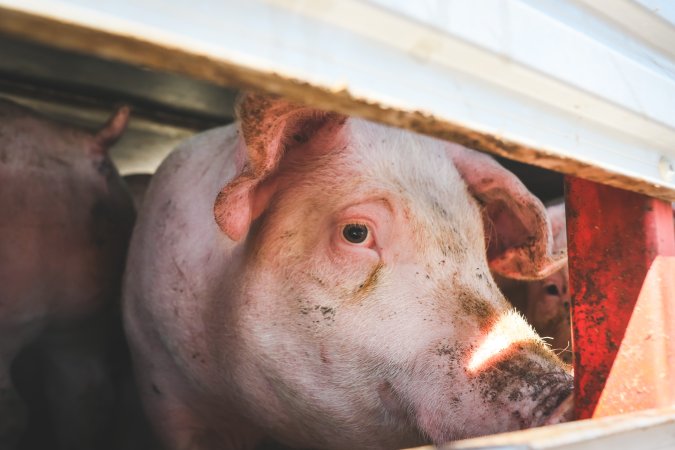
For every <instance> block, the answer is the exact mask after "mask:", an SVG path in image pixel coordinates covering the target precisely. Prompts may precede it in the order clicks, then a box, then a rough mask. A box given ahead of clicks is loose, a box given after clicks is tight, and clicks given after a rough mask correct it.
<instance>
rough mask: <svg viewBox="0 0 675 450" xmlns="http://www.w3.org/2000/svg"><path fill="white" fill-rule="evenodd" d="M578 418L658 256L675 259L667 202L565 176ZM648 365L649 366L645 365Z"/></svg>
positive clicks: (601, 379)
mask: <svg viewBox="0 0 675 450" xmlns="http://www.w3.org/2000/svg"><path fill="white" fill-rule="evenodd" d="M565 203H566V214H567V236H568V244H567V246H568V255H569V276H570V291H571V294H572V323H573V326H572V328H573V342H574V353H575V357H574V374H575V381H574V382H575V412H576V417H577V418H580V419H586V418H590V417H592V416H593V413H594V411H595V408H596V405H597V403H598V400H599V398H600V395H601V394H602V391H603V389H604V387H605V382H606V381H607V378H608V376H609V373H610V370H611V368H612V364H613V363H614V359H615V358H616V355H617V353H618V350H619V347H620V345H621V342H622V340H623V337H624V334H625V331H626V328H627V326H628V323H629V320H630V318H631V315H632V314H633V309H634V307H635V304H636V301H637V299H638V295H639V293H640V289H641V288H642V285H643V281H644V280H645V277H646V275H647V272H648V270H649V269H650V267H651V265H652V262H653V261H654V259H655V258H656V257H657V256H658V255H668V256H671V255H675V238H674V237H673V216H672V209H671V205H670V203H668V202H665V201H662V200H657V199H654V198H651V197H647V196H644V195H641V194H637V193H634V192H629V191H624V190H622V189H617V188H612V187H609V186H605V185H601V184H598V183H594V182H591V181H587V180H582V179H579V178H574V177H569V176H568V177H565ZM647 363H651V362H649V361H647Z"/></svg>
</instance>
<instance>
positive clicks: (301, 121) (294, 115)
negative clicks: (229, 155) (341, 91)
mask: <svg viewBox="0 0 675 450" xmlns="http://www.w3.org/2000/svg"><path fill="white" fill-rule="evenodd" d="M236 111H237V119H238V121H239V142H238V144H237V145H238V152H239V154H238V155H237V159H238V160H240V161H243V163H242V164H240V168H239V173H238V174H237V176H235V178H234V179H233V180H232V181H231V182H230V183H228V184H227V185H225V186H224V187H223V188H222V190H221V191H220V193H219V194H218V197H217V198H216V201H215V204H214V206H213V212H214V216H215V219H216V223H218V226H219V227H220V229H221V230H222V231H223V232H224V233H225V234H226V235H227V236H228V237H229V238H230V239H232V240H235V241H237V240H240V239H242V238H243V237H244V236H245V235H246V234H247V233H248V229H249V227H250V225H251V222H252V221H253V220H255V219H256V218H257V217H258V216H260V214H261V213H262V212H263V211H264V210H265V208H266V207H267V205H268V202H269V199H270V197H271V195H272V192H270V191H271V190H272V189H273V186H270V184H271V183H265V182H267V181H270V178H271V176H272V175H273V174H274V173H275V172H276V170H277V169H278V167H279V163H280V162H281V160H282V158H283V156H284V154H285V153H286V151H287V149H288V148H289V147H291V146H292V145H298V144H303V143H306V142H309V141H310V140H311V139H312V138H313V137H314V136H315V135H317V133H319V132H321V133H322V136H323V135H324V134H326V133H329V134H334V133H337V132H338V131H339V130H340V129H341V128H342V126H343V125H344V123H345V120H346V117H345V116H343V115H340V114H336V113H329V112H324V111H320V110H317V109H315V108H311V107H309V106H305V105H300V104H297V103H292V102H289V101H287V100H284V99H281V98H279V97H274V96H269V95H262V94H257V93H252V92H249V93H246V94H244V95H243V96H242V97H241V98H240V99H239V102H238V105H237V109H236ZM324 137H325V136H324Z"/></svg>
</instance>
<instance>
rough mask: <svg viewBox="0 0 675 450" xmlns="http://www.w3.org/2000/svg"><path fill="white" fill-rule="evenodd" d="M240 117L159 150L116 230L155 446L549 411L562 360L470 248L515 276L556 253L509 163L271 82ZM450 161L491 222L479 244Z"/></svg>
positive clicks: (338, 443)
mask: <svg viewBox="0 0 675 450" xmlns="http://www.w3.org/2000/svg"><path fill="white" fill-rule="evenodd" d="M238 114H239V118H240V122H239V125H238V127H237V126H229V127H224V128H220V129H216V130H212V131H208V132H206V133H203V134H201V135H198V136H196V137H194V138H192V139H190V140H188V141H186V142H185V143H184V144H183V145H181V146H180V147H179V148H178V149H177V150H176V151H175V152H174V153H173V154H172V155H171V156H170V157H169V158H168V159H167V160H166V161H165V162H164V163H163V164H162V166H161V167H160V169H159V171H158V172H157V173H156V174H155V176H154V177H153V181H152V183H151V185H150V187H149V189H148V192H147V195H146V198H145V201H144V206H143V209H142V210H141V212H140V215H139V221H138V224H137V227H136V229H135V231H134V235H133V238H132V244H131V247H130V253H129V259H128V266H127V273H126V277H125V286H124V316H125V327H126V331H127V335H128V337H129V340H130V345H131V348H132V354H133V356H134V363H135V367H136V373H137V377H138V382H139V385H140V388H141V391H142V393H143V400H144V404H145V407H146V410H147V412H148V415H149V416H150V418H151V421H152V422H153V424H154V426H155V430H156V431H157V434H158V435H159V436H160V437H161V438H162V440H163V441H164V443H165V445H166V447H167V448H171V449H188V448H190V449H217V448H253V447H255V445H256V444H258V443H260V442H261V441H263V440H265V439H274V440H277V441H280V442H282V443H284V444H286V445H289V446H295V447H302V448H307V447H311V448H357V447H358V448H392V447H405V446H412V445H416V444H422V443H425V442H432V441H433V442H437V443H440V442H444V441H448V440H452V439H456V438H463V437H469V436H476V435H480V434H486V433H492V432H498V431H506V430H512V429H519V428H523V427H528V426H535V425H539V424H542V423H544V422H545V421H546V420H548V419H551V418H552V417H556V418H557V417H558V416H559V415H564V412H565V411H566V410H567V409H568V408H567V406H566V407H565V408H566V409H565V411H560V410H559V411H554V410H555V409H556V406H557V405H558V404H560V403H561V402H562V400H563V399H564V398H565V397H567V396H568V395H569V394H570V391H571V376H570V374H569V373H568V371H567V368H566V366H565V365H563V364H562V363H561V362H560V360H559V359H557V358H556V357H555V355H554V354H553V353H552V352H551V351H550V350H549V349H548V347H547V346H546V345H545V344H544V343H543V342H542V341H541V340H540V339H539V338H538V337H537V336H536V334H535V333H534V332H533V331H532V330H531V328H530V327H529V326H528V325H527V324H526V322H525V321H524V320H523V319H522V318H521V317H520V316H519V315H517V314H514V313H512V308H510V306H509V305H508V303H507V302H506V301H505V299H504V298H503V296H502V295H501V293H500V291H499V290H498V288H497V286H496V284H495V283H494V281H493V280H492V277H491V276H490V268H489V262H488V259H487V258H486V255H488V254H489V255H490V262H491V263H493V269H498V270H500V271H503V272H506V273H510V274H514V273H518V274H519V275H520V276H521V277H524V278H531V277H534V276H541V275H542V274H548V273H550V272H551V271H554V270H556V269H557V268H558V267H559V265H560V260H559V259H558V258H557V257H555V256H554V255H553V254H552V252H551V249H552V239H551V234H550V225H549V223H548V222H547V219H546V215H545V212H544V208H543V206H542V205H541V203H540V202H538V200H536V199H535V198H534V197H533V196H532V195H531V194H529V193H527V192H526V190H524V188H523V187H522V184H520V183H519V182H518V181H517V179H516V178H515V177H514V176H513V175H512V174H510V173H509V172H507V171H505V170H504V169H502V168H501V167H500V166H498V165H497V164H496V163H495V162H494V161H493V160H492V159H490V158H488V157H487V156H485V155H481V154H478V153H476V152H472V151H470V150H467V149H464V148H462V147H459V146H456V145H453V144H449V143H446V142H442V141H438V140H434V139H431V138H427V137H423V136H419V135H416V134H412V133H409V132H406V131H402V130H397V129H392V128H388V127H384V126H381V125H376V124H373V123H370V122H366V121H363V120H359V119H353V118H346V117H343V116H340V115H337V114H328V113H322V112H320V111H316V110H312V109H310V108H307V107H302V106H299V105H295V104H292V103H289V102H286V101H283V100H279V99H274V98H269V97H264V96H258V95H255V94H248V95H247V96H246V97H245V98H244V100H243V101H242V102H241V103H240V105H239V110H238ZM479 168H482V175H481V172H480V171H479ZM463 177H464V180H469V185H468V187H469V189H471V192H472V194H473V195H474V196H475V197H476V198H479V199H480V201H481V202H482V203H483V204H485V205H486V208H485V209H484V210H483V212H484V213H485V216H486V218H488V219H489V220H490V221H491V223H494V224H498V226H500V227H506V228H507V229H506V230H505V232H504V233H502V232H500V230H499V229H498V228H497V227H495V228H492V229H490V235H491V236H492V237H493V238H494V239H490V241H489V242H490V246H489V248H488V249H486V247H485V241H486V234H485V233H484V232H483V227H482V223H481V210H480V209H479V207H478V204H477V202H476V200H474V198H473V197H472V196H471V195H470V194H469V192H468V190H467V184H465V181H464V180H463ZM214 199H215V204H214ZM532 211H535V212H534V213H532ZM214 214H215V220H214ZM513 220H516V221H517V224H518V225H517V226H518V227H520V228H519V229H520V230H525V231H526V232H527V235H526V236H525V238H524V239H521V238H519V237H518V236H520V235H519V234H518V233H513V229H512V228H510V227H511V226H515V225H513V223H512V221H513ZM353 224H357V225H359V227H357V228H358V229H361V230H362V229H367V234H366V235H365V236H364V239H363V241H359V239H354V238H353V236H354V235H358V232H355V230H354V228H352V227H350V225H353ZM347 231H351V232H353V233H352V234H350V233H349V232H347ZM345 232H347V235H348V236H352V240H351V241H350V240H348V239H347V238H346V237H345ZM525 254H527V255H529V257H525ZM528 261H529V263H528ZM488 344H489V345H488ZM495 344H497V346H498V350H490V348H491V346H493V345H495ZM477 354H480V355H483V356H484V357H483V358H480V359H477V357H476V355H477ZM555 420H557V419H555Z"/></svg>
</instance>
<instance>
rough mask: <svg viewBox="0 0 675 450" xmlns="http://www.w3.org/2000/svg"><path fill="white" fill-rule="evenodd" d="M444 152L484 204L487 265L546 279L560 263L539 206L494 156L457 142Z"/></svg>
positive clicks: (561, 259)
mask: <svg viewBox="0 0 675 450" xmlns="http://www.w3.org/2000/svg"><path fill="white" fill-rule="evenodd" d="M449 154H450V157H451V158H452V161H453V162H454V164H455V166H456V167H457V170H458V171H459V173H460V174H461V176H462V178H463V179H464V181H465V182H466V184H467V186H468V188H469V191H470V192H471V193H472V194H473V196H474V197H475V198H476V199H477V200H478V202H479V203H480V204H481V205H482V207H483V210H482V212H483V223H484V228H485V239H486V246H487V256H488V262H489V264H490V269H491V270H492V271H493V272H494V273H497V274H499V275H501V276H504V277H507V278H511V279H517V280H535V279H541V278H544V277H547V276H548V275H550V274H551V273H553V272H556V271H557V270H559V269H560V268H562V266H563V265H564V264H565V261H566V257H565V253H564V252H560V253H559V254H553V236H552V233H551V224H550V222H549V219H548V217H547V215H546V209H545V208H544V205H543V204H542V203H541V201H539V199H538V198H537V197H535V196H534V195H532V193H531V192H530V191H528V190H527V188H526V187H525V186H524V185H523V183H521V182H520V180H519V179H518V178H517V177H516V176H515V175H513V174H512V173H511V172H509V171H508V170H506V169H504V168H503V167H502V166H500V165H499V164H498V163H497V162H496V161H495V160H494V159H492V158H491V157H489V156H487V155H484V154H482V153H478V152H476V151H473V150H469V149H467V148H465V147H462V146H460V145H456V144H449Z"/></svg>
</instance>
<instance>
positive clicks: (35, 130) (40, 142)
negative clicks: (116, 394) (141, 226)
mask: <svg viewBox="0 0 675 450" xmlns="http://www.w3.org/2000/svg"><path fill="white" fill-rule="evenodd" d="M128 116H129V110H128V108H126V107H123V108H120V109H119V110H118V111H117V112H116V113H115V114H114V115H113V116H112V117H111V118H110V120H109V121H108V122H107V123H106V124H105V125H104V126H103V127H102V128H101V129H100V130H99V131H98V132H96V133H90V132H87V131H84V130H82V129H79V128H75V127H72V126H68V125H64V124H61V123H57V122H55V121H53V120H50V119H47V118H45V117H42V116H40V115H38V114H36V113H34V112H32V111H30V110H29V109H27V108H24V107H22V106H19V105H17V104H14V103H12V102H9V101H6V100H0V230H1V233H2V234H1V235H0V448H3V449H6V448H13V446H14V445H15V444H16V442H17V440H18V439H19V436H20V434H21V431H22V430H23V428H24V426H25V420H26V411H25V407H24V406H23V402H22V400H21V399H20V398H19V396H18V395H17V392H16V390H15V389H14V387H13V384H12V380H11V377H10V367H11V365H12V361H13V360H14V359H15V357H16V356H17V355H18V354H19V353H20V352H21V351H22V350H23V349H24V348H26V347H27V346H28V345H29V344H31V345H32V347H34V348H35V349H36V350H35V353H36V354H39V355H40V359H41V361H40V367H41V372H42V376H43V378H44V386H43V389H44V394H45V397H46V398H47V399H48V404H47V405H43V408H44V409H46V410H47V414H48V416H49V417H50V421H51V422H52V426H53V428H54V432H55V434H56V438H57V441H58V442H57V443H51V447H52V448H55V447H56V448H58V447H59V446H60V447H61V448H69V449H79V448H82V449H84V448H89V449H91V448H101V445H100V444H101V441H100V439H103V438H102V437H101V433H102V431H103V430H104V429H105V428H106V427H108V426H109V424H108V419H109V418H110V416H111V414H112V412H111V410H110V408H109V406H110V405H111V404H112V402H113V400H114V399H113V398H112V397H113V390H112V389H113V388H112V380H111V379H110V373H109V367H108V362H109V361H108V360H107V359H106V358H107V355H108V349H109V347H108V346H109V345H110V344H111V341H112V340H114V337H113V334H114V333H115V328H116V326H115V324H114V316H115V314H116V312H115V311H116V309H117V308H118V303H119V295H120V288H121V277H122V273H123V267H124V261H125V257H126V250H127V246H128V240H129V237H130V235H131V229H132V226H133V222H134V218H135V213H134V209H133V204H132V201H131V197H130V195H129V192H128V191H127V190H126V188H125V187H124V185H123V182H122V180H121V178H120V177H119V175H118V173H117V170H116V169H115V166H114V165H113V163H112V161H111V160H110V158H109V156H108V149H109V147H110V146H111V145H112V144H113V143H114V142H115V141H116V140H117V138H118V137H119V136H120V134H121V133H122V132H123V130H124V129H125V126H126V123H127V120H128ZM117 329H118V330H119V326H117Z"/></svg>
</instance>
